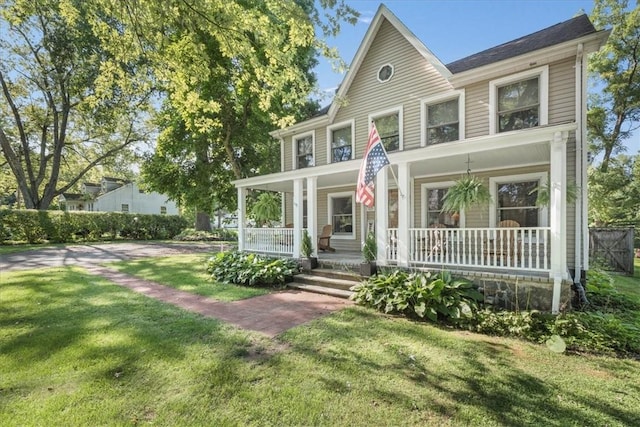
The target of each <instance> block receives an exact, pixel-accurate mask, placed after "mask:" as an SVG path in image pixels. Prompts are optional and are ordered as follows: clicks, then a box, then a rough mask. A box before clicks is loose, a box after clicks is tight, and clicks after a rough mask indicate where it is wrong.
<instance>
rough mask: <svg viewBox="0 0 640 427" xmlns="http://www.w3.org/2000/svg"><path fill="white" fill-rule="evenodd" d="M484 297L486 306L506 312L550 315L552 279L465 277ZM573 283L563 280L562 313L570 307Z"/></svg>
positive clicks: (476, 275)
mask: <svg viewBox="0 0 640 427" xmlns="http://www.w3.org/2000/svg"><path fill="white" fill-rule="evenodd" d="M462 276H464V277H465V278H466V279H468V280H471V281H472V282H473V283H475V284H476V285H477V286H478V289H479V290H480V291H481V292H482V293H483V294H484V302H485V304H490V305H493V306H496V307H500V308H504V309H507V310H512V311H517V310H540V311H546V312H550V311H551V304H552V300H553V279H550V278H544V277H526V276H509V275H506V276H505V275H499V274H493V275H492V274H486V273H482V274H473V273H471V274H469V273H465V274H462ZM571 286H572V282H571V281H570V280H563V281H562V284H561V290H560V310H561V311H563V310H566V309H568V308H570V307H571V300H572V298H573V291H572V289H571Z"/></svg>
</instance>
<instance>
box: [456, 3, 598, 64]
mask: <svg viewBox="0 0 640 427" xmlns="http://www.w3.org/2000/svg"><path fill="white" fill-rule="evenodd" d="M595 32H597V31H596V29H595V28H594V27H593V24H591V21H589V17H588V16H587V15H586V14H582V15H579V16H576V17H575V18H572V19H570V20H568V21H564V22H560V23H559V24H556V25H553V26H551V27H548V28H545V29H543V30H540V31H537V32H535V33H533V34H529V35H527V36H524V37H520V38H518V39H515V40H512V41H510V42H507V43H503V44H501V45H499V46H496V47H492V48H490V49H487V50H483V51H482V52H478V53H476V54H473V55H471V56H467V57H466V58H462V59H459V60H457V61H454V62H451V63H450V64H447V68H448V69H449V71H451V72H452V73H453V74H456V73H461V72H463V71H468V70H471V69H473V68H478V67H481V66H483V65H488V64H492V63H494V62H498V61H502V60H505V59H509V58H513V57H515V56H519V55H523V54H525V53H529V52H533V51H535V50H539V49H544V48H545V47H549V46H553V45H556V44H560V43H563V42H566V41H569V40H574V39H577V38H580V37H583V36H586V35H589V34H592V33H595Z"/></svg>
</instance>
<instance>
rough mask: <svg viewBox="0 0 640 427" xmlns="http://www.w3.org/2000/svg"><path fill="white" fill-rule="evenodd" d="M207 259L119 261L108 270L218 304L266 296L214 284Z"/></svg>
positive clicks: (178, 257)
mask: <svg viewBox="0 0 640 427" xmlns="http://www.w3.org/2000/svg"><path fill="white" fill-rule="evenodd" d="M209 257H211V255H210V254H209V255H204V254H192V255H175V256H170V257H163V258H145V259H140V260H134V261H121V262H116V263H110V264H109V266H110V267H114V268H116V269H117V270H119V271H122V272H123V273H127V274H131V275H133V276H137V277H141V278H143V279H145V280H151V281H154V282H157V283H160V284H162V285H165V286H170V287H172V288H175V289H178V290H181V291H186V292H191V293H194V294H198V295H203V296H206V297H210V298H215V299H217V300H220V301H234V300H238V299H244V298H251V297H254V296H258V295H265V294H267V293H269V289H264V288H250V287H244V286H230V285H224V284H221V283H217V282H215V281H214V280H212V279H211V277H210V276H209V275H208V274H207V272H206V262H207V259H209Z"/></svg>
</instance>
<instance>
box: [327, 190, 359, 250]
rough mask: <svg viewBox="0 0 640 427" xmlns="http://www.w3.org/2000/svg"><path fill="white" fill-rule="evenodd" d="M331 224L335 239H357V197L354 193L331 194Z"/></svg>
mask: <svg viewBox="0 0 640 427" xmlns="http://www.w3.org/2000/svg"><path fill="white" fill-rule="evenodd" d="M328 197H329V223H330V224H331V225H332V227H333V237H335V238H338V239H341V238H343V239H345V238H350V239H355V236H356V235H355V224H354V221H353V220H354V216H353V213H354V212H355V206H354V205H355V203H354V201H355V197H354V193H353V192H352V191H349V192H344V193H333V194H329V196H328Z"/></svg>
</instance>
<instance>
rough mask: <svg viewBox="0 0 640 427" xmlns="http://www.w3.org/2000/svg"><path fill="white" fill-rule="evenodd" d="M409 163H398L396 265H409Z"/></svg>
mask: <svg viewBox="0 0 640 427" xmlns="http://www.w3.org/2000/svg"><path fill="white" fill-rule="evenodd" d="M410 188H411V165H409V164H408V163H399V164H398V265H399V266H401V267H408V266H409V250H410V247H411V243H410V233H409V228H410V218H411V203H410V202H409V200H410V194H409V190H410Z"/></svg>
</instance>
